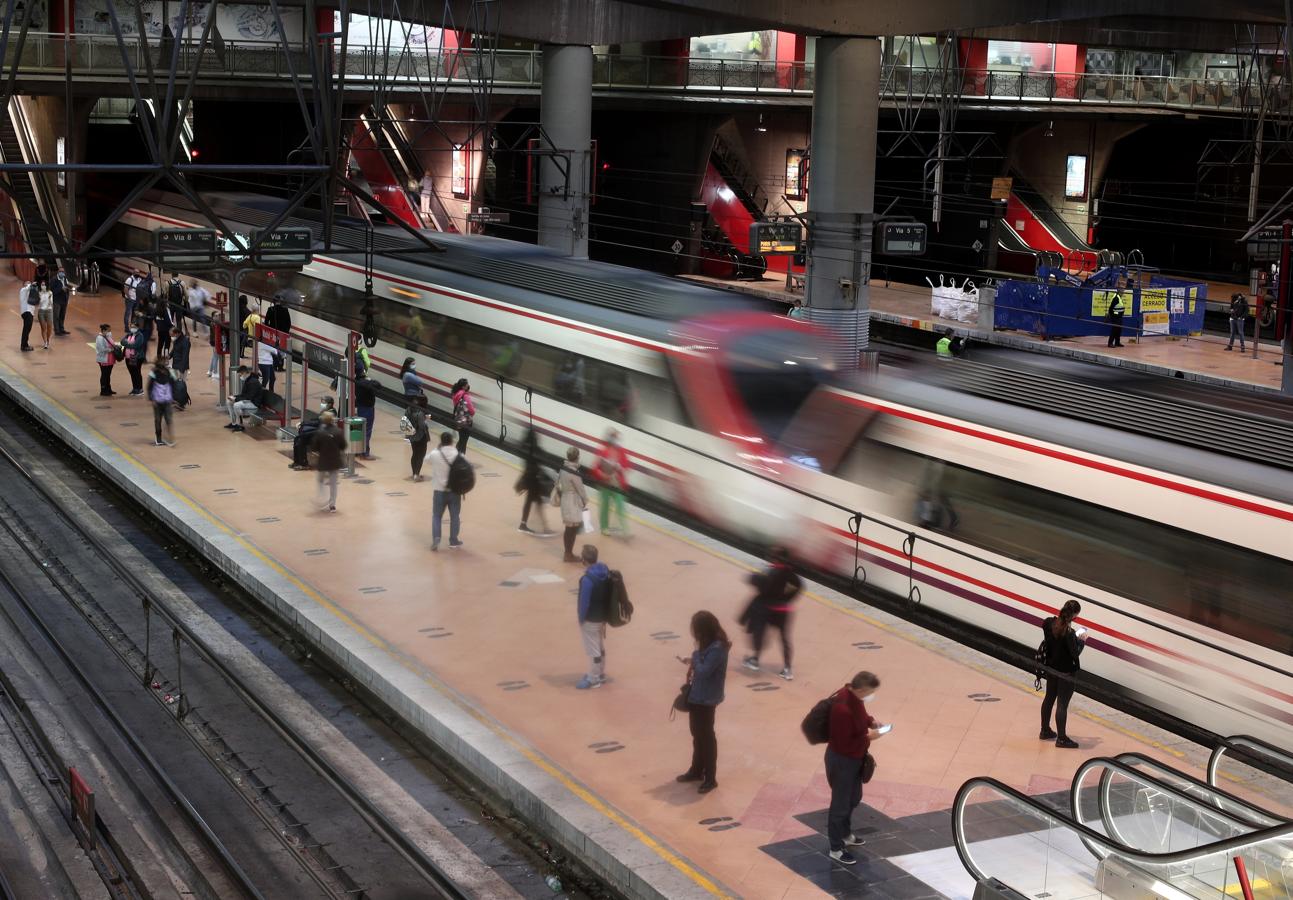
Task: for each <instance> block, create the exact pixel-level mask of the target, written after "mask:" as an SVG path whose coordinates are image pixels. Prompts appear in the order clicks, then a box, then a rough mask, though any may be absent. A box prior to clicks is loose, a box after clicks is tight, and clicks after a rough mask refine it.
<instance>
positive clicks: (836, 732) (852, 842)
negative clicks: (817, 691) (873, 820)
mask: <svg viewBox="0 0 1293 900" xmlns="http://www.w3.org/2000/svg"><path fill="white" fill-rule="evenodd" d="M879 689H880V679H879V678H876V677H875V676H874V675H872V674H871V673H870V672H858V673H857V674H856V675H854V676H853V680H852V681H850V682H849V683H848V684H846V685H844V687H842V688H840V690H839V693H837V694H836V695H835V702H834V703H832V704H831V719H830V741H829V742H828V743H827V744H826V780H827V781H828V782H830V785H831V808H830V811H829V813H828V814H827V818H826V834H827V837H829V838H830V842H831V852H830V856H831V859H833V860H835V861H836V862H837V863H840V864H841V865H845V866H851V865H853V864H854V863H856V862H857V857H856V856H854V855H853V854H852V853H850V852H849V851H848V848H849V847H856V846H858V845H859V844H861V843H862V842H863V841H862V838H860V837H858V836H857V835H855V834H854V833H853V810H855V809H857V808H858V804H860V803H861V802H862V761H863V760H864V759H866V754H867V750H868V749H869V748H870V746H871V742H872V741H874V740H877V739H878V738H879V737H880V735H881V732H880V731H878V730H877V728H878V727H880V726H877V724H876V721H875V719H873V718H871V717H870V716H869V715H867V711H866V702H867V701H868V700H870V699H871V698H873V697H874V696H875V694H876V691H877V690H879Z"/></svg>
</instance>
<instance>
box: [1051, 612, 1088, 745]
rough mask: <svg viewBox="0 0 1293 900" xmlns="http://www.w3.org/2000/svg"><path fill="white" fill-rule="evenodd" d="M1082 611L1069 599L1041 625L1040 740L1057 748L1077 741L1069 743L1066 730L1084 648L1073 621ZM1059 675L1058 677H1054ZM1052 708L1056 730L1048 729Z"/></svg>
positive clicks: (1083, 634)
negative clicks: (1043, 670)
mask: <svg viewBox="0 0 1293 900" xmlns="http://www.w3.org/2000/svg"><path fill="white" fill-rule="evenodd" d="M1081 612H1082V605H1081V604H1080V603H1078V602H1077V601H1076V600H1070V601H1068V602H1067V603H1065V604H1064V606H1063V608H1062V609H1060V614H1059V615H1058V616H1051V617H1050V618H1049V619H1047V620H1046V621H1045V622H1042V641H1043V646H1044V648H1045V652H1044V658H1045V662H1046V666H1047V673H1046V696H1045V697H1044V698H1043V699H1042V732H1041V734H1040V735H1039V737H1040V738H1041V739H1042V740H1043V741H1049V740H1054V741H1055V746H1056V747H1063V748H1065V749H1067V750H1072V749H1074V748H1076V747H1077V745H1078V744H1077V741H1074V740H1070V739H1069V736H1068V732H1067V730H1066V728H1067V726H1068V718H1069V701H1070V700H1072V699H1073V682H1074V679H1075V678H1076V676H1077V671H1078V668H1079V663H1078V657H1079V656H1081V655H1082V650H1083V648H1084V647H1086V629H1085V628H1080V627H1079V628H1074V627H1073V621H1074V620H1075V619H1077V617H1078V615H1079V614H1080V613H1081ZM1057 673H1058V674H1057ZM1052 707H1054V708H1055V730H1054V731H1052V730H1051V708H1052Z"/></svg>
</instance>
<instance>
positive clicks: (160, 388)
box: [148, 357, 175, 447]
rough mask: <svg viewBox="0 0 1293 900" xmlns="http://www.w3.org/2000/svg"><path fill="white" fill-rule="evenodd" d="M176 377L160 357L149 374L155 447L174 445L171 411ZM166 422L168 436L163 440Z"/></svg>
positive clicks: (149, 395)
mask: <svg viewBox="0 0 1293 900" xmlns="http://www.w3.org/2000/svg"><path fill="white" fill-rule="evenodd" d="M174 385H175V379H174V378H173V377H172V376H171V370H170V369H168V368H167V367H166V362H165V360H163V359H161V358H160V357H159V358H158V359H157V360H156V361H154V363H153V371H152V372H151V373H149V375H148V399H149V400H151V401H153V434H154V435H155V436H156V437H155V439H154V440H153V446H154V447H174V446H175V440H174V438H175V432H174V429H173V422H172V420H171V412H172V409H173V407H174V405H175V387H174ZM163 421H165V422H166V437H167V438H168V440H165V441H163V440H162V422H163Z"/></svg>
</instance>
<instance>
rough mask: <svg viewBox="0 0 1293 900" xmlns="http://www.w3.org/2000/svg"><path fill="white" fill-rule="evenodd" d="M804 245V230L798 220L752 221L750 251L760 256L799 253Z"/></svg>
mask: <svg viewBox="0 0 1293 900" xmlns="http://www.w3.org/2000/svg"><path fill="white" fill-rule="evenodd" d="M803 246H804V230H803V228H801V227H800V225H799V223H798V222H751V223H750V252H751V253H754V254H757V255H759V256H779V255H790V254H793V253H798V252H800V250H802V249H803Z"/></svg>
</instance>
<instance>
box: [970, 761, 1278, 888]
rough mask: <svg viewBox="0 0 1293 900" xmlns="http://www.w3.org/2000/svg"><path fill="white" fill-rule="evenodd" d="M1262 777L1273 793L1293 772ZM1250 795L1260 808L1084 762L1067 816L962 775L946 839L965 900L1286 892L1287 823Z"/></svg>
mask: <svg viewBox="0 0 1293 900" xmlns="http://www.w3.org/2000/svg"><path fill="white" fill-rule="evenodd" d="M1231 740H1232V741H1233V740H1234V739H1231ZM1265 746H1266V747H1269V745H1265ZM1231 749H1232V751H1234V750H1237V749H1239V747H1238V746H1237V745H1231ZM1270 749H1271V750H1273V751H1274V752H1275V753H1276V754H1279V755H1280V756H1281V757H1282V760H1284V761H1291V762H1293V758H1290V757H1288V755H1287V754H1283V751H1278V750H1275V748H1270ZM1272 758H1274V757H1272V756H1271V755H1269V754H1267V755H1263V756H1261V757H1260V759H1262V760H1263V761H1269V760H1270V759H1272ZM1215 760H1216V757H1215V755H1214V762H1215ZM1281 765H1282V763H1281ZM1261 772H1262V773H1263V774H1265V775H1266V776H1268V780H1269V782H1270V783H1273V784H1276V785H1280V786H1283V787H1288V786H1289V782H1288V781H1286V780H1285V778H1286V776H1293V769H1287V770H1286V769H1280V770H1274V771H1271V770H1269V769H1268V768H1267V767H1266V766H1264V765H1263V766H1262V769H1261ZM1214 773H1215V766H1213V765H1210V766H1209V775H1210V776H1212V775H1213V774H1214ZM1091 781H1094V782H1095V783H1094V784H1090V783H1089V782H1091ZM1268 786H1269V785H1268ZM1258 797H1259V798H1260V799H1261V800H1263V801H1265V802H1264V803H1258V802H1255V801H1254V798H1252V797H1249V798H1244V797H1240V796H1237V795H1235V794H1232V793H1230V792H1229V791H1227V790H1224V789H1222V788H1219V787H1217V786H1216V785H1215V784H1212V783H1210V782H1209V781H1202V780H1199V779H1196V778H1194V777H1192V776H1190V775H1187V774H1185V773H1183V772H1180V771H1178V770H1176V769H1174V768H1172V767H1170V766H1168V765H1166V764H1164V763H1161V762H1158V761H1157V760H1154V759H1151V758H1149V757H1146V756H1143V755H1141V754H1135V753H1129V754H1123V755H1121V756H1119V757H1116V758H1112V759H1109V758H1096V759H1092V760H1089V761H1087V762H1086V763H1085V764H1083V765H1082V766H1081V767H1080V768H1079V769H1078V772H1077V774H1076V775H1075V776H1074V779H1073V785H1072V790H1071V793H1070V798H1069V799H1070V803H1069V809H1068V810H1059V809H1055V808H1052V807H1050V806H1047V805H1045V804H1043V803H1041V802H1040V801H1038V800H1036V799H1034V798H1031V797H1028V796H1027V795H1025V794H1022V793H1020V792H1018V791H1016V790H1014V789H1013V788H1010V787H1008V786H1007V785H1004V784H1002V783H1001V782H998V781H996V780H994V779H991V778H976V779H971V780H970V781H968V782H966V783H965V785H963V786H962V788H961V790H960V791H959V792H958V794H957V798H956V802H955V804H954V806H953V834H954V837H955V846H956V852H957V854H958V855H959V856H960V858H961V862H962V863H963V864H964V866H965V868H966V871H967V872H968V873H969V874H970V875H971V876H972V877H973V878H974V880H975V891H974V897H975V900H995V898H1001V900H1020V898H1024V897H1046V898H1049V900H1078V898H1109V900H1133V898H1134V900H1150V898H1161V900H1193V898H1216V900H1224V898H1237V897H1248V898H1252V900H1268V898H1269V900H1274V898H1283V897H1290V896H1293V823H1291V822H1290V821H1289V819H1288V818H1287V817H1286V816H1285V815H1283V814H1281V813H1277V812H1272V811H1271V810H1270V809H1268V808H1267V806H1268V805H1270V804H1269V800H1268V797H1269V795H1268V794H1267V793H1264V792H1262V793H1259V795H1258Z"/></svg>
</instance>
